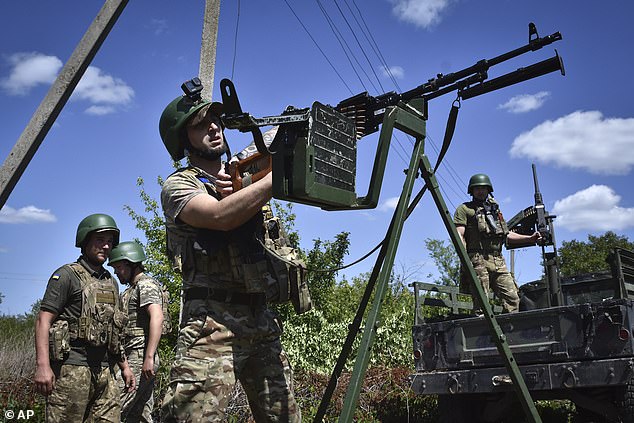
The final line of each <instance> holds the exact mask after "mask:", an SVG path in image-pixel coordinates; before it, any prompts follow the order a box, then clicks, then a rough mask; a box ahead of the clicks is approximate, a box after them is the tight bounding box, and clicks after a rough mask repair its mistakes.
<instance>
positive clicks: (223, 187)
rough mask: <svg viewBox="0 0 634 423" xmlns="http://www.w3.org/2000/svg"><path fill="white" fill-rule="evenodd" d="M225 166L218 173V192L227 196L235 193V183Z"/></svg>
mask: <svg viewBox="0 0 634 423" xmlns="http://www.w3.org/2000/svg"><path fill="white" fill-rule="evenodd" d="M225 170H226V169H225V167H224V166H223V167H222V168H221V169H220V171H219V172H218V175H216V178H217V179H216V189H217V190H218V193H220V196H221V197H222V198H225V197H227V196H228V195H230V194H232V193H233V185H232V182H231V175H229V174H228V173H227V172H228V171H225Z"/></svg>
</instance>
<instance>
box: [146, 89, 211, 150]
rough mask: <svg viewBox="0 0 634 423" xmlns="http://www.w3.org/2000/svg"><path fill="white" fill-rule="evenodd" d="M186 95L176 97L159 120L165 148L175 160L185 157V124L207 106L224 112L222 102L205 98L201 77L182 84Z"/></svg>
mask: <svg viewBox="0 0 634 423" xmlns="http://www.w3.org/2000/svg"><path fill="white" fill-rule="evenodd" d="M181 88H182V89H183V91H185V95H182V96H180V97H176V98H175V99H174V100H172V102H171V103H170V104H168V105H167V107H166V108H165V110H163V113H162V114H161V119H160V120H159V133H160V134H161V139H162V140H163V144H165V148H167V151H168V152H169V153H170V156H172V159H173V160H174V161H179V160H181V159H182V158H183V157H185V147H186V146H187V132H186V130H185V124H186V123H187V121H189V119H191V118H192V117H193V116H195V114H196V113H197V112H198V111H199V110H201V109H202V108H203V107H205V106H209V107H210V108H211V110H212V112H214V113H215V114H216V115H218V116H220V115H221V114H222V103H218V102H213V103H212V102H211V101H206V100H203V99H202V98H201V96H200V92H201V91H202V89H203V86H202V83H201V82H200V79H198V78H193V79H191V80H189V81H187V82H185V83H183V85H181Z"/></svg>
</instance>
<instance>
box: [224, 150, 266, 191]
mask: <svg viewBox="0 0 634 423" xmlns="http://www.w3.org/2000/svg"><path fill="white" fill-rule="evenodd" d="M271 168H272V161H271V155H269V154H267V155H266V156H264V155H262V154H260V153H255V154H253V155H251V156H249V157H247V158H246V159H244V160H239V161H237V162H231V163H230V164H229V174H230V175H231V181H232V184H233V192H236V191H239V190H241V189H242V188H244V187H246V186H249V185H251V184H252V183H253V182H255V181H258V180H260V179H262V178H263V177H264V176H266V174H267V173H269V172H270V171H271Z"/></svg>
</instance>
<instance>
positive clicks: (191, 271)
mask: <svg viewBox="0 0 634 423" xmlns="http://www.w3.org/2000/svg"><path fill="white" fill-rule="evenodd" d="M183 172H191V173H190V174H193V175H195V177H196V178H197V179H198V180H199V181H200V182H201V183H202V184H203V185H204V186H205V189H206V190H207V193H208V194H209V195H211V196H213V197H214V198H216V199H218V200H220V199H221V197H220V195H219V194H218V193H217V192H216V189H215V185H214V184H213V183H212V182H211V181H209V180H208V179H207V178H206V176H205V175H204V174H202V173H201V172H199V171H198V170H197V169H195V168H191V167H190V168H187V169H185V170H183ZM266 210H268V212H267V213H270V208H268V209H266V208H265V211H266ZM275 228H277V229H275ZM280 228H281V225H280V224H279V220H276V218H272V214H270V217H268V218H266V219H265V216H264V213H263V212H262V211H260V212H258V213H256V215H255V216H254V217H252V218H251V219H250V220H249V221H247V222H246V223H244V224H243V225H242V226H239V227H238V228H236V229H233V230H231V231H215V230H209V229H196V231H195V233H192V234H190V235H189V236H188V237H187V238H186V237H179V236H178V235H177V234H174V233H171V234H168V237H167V238H168V239H167V242H168V254H169V255H170V256H171V258H172V262H173V263H174V264H175V265H176V268H177V270H179V271H181V272H182V273H183V279H184V280H192V279H193V278H194V277H195V275H201V274H202V275H206V276H207V278H206V280H207V281H208V285H209V287H210V288H218V289H222V290H227V291H233V292H239V293H247V294H266V296H267V301H268V302H272V303H281V302H288V301H292V302H293V305H294V306H295V309H296V311H297V312H298V313H302V312H304V311H307V310H309V309H310V307H311V305H310V297H309V294H308V285H307V283H306V278H305V270H303V269H302V267H303V263H301V262H300V261H299V258H298V256H297V251H296V250H295V249H293V248H291V247H288V246H287V244H286V241H284V242H282V239H285V236H284V233H283V231H282V230H281V229H280ZM271 234H277V237H275V235H274V237H271ZM265 246H266V247H268V248H265ZM280 256H281V257H282V258H285V257H286V258H288V260H287V261H284V260H280Z"/></svg>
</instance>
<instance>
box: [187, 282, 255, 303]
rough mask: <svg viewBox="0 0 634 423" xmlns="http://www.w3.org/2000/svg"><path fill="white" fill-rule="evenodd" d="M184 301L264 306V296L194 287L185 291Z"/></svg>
mask: <svg viewBox="0 0 634 423" xmlns="http://www.w3.org/2000/svg"><path fill="white" fill-rule="evenodd" d="M183 300H184V301H186V302H187V301H191V300H213V301H218V302H221V303H228V304H241V305H248V306H251V307H259V306H263V305H265V304H266V294H246V293H242V292H232V291H227V290H225V289H217V288H205V287H194V288H189V289H187V290H185V293H184V296H183Z"/></svg>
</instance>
